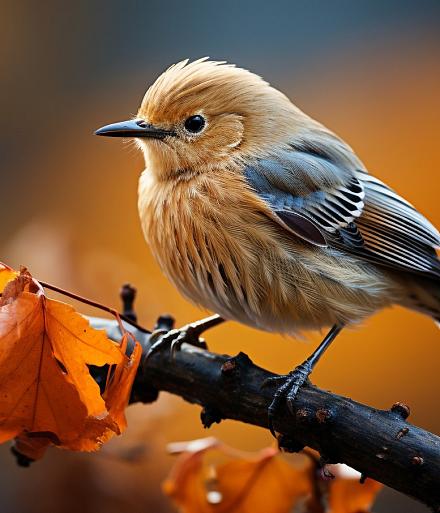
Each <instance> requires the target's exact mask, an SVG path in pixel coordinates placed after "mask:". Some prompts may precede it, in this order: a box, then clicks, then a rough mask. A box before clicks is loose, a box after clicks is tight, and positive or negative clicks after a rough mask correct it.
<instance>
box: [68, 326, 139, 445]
mask: <svg viewBox="0 0 440 513" xmlns="http://www.w3.org/2000/svg"><path fill="white" fill-rule="evenodd" d="M127 338H128V334H125V335H124V337H123V339H122V343H121V350H122V352H123V353H125V351H126V346H127ZM141 356H142V346H141V345H140V344H139V342H135V345H134V348H133V352H132V353H131V356H130V358H127V357H126V356H125V355H124V358H123V360H122V361H121V362H120V363H118V364H117V365H116V367H115V369H114V373H113V375H112V377H111V379H110V381H109V383H108V384H107V386H106V389H105V391H104V394H103V398H104V400H105V404H106V408H107V410H108V413H109V415H108V417H107V418H106V419H105V420H98V421H97V420H96V419H93V418H88V419H87V421H86V423H85V426H84V429H83V431H82V432H81V433H80V434H79V435H78V437H77V439H76V440H73V441H71V442H69V444H67V445H66V448H67V449H71V450H75V451H77V450H83V451H84V450H86V451H94V450H96V449H98V448H99V446H100V445H102V444H103V443H105V442H107V441H108V440H109V439H110V438H111V437H112V436H114V435H115V434H117V435H119V434H121V433H122V432H123V431H124V430H125V428H126V427H127V420H126V418H125V408H126V407H127V405H128V401H129V399H130V394H131V387H132V385H133V381H134V379H135V377H136V371H137V368H138V366H139V362H140V359H141Z"/></svg>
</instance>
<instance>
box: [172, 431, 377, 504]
mask: <svg viewBox="0 0 440 513" xmlns="http://www.w3.org/2000/svg"><path fill="white" fill-rule="evenodd" d="M170 450H171V452H173V453H175V452H180V451H184V452H183V454H181V456H180V457H179V459H178V461H177V462H176V464H175V466H174V468H173V470H172V472H171V474H170V476H169V478H168V479H167V480H166V481H165V483H164V485H163V488H164V491H165V493H166V494H167V495H169V496H170V497H171V498H172V500H173V501H174V503H175V504H176V505H177V506H178V507H179V508H180V511H181V512H182V513H214V512H216V513H254V512H255V511H264V512H265V513H290V512H292V511H295V512H301V513H367V512H368V511H369V507H370V506H371V505H372V503H373V502H374V499H375V497H376V494H377V492H378V491H379V490H380V489H381V487H382V485H380V484H379V483H377V482H375V481H372V480H367V481H366V483H365V484H364V485H361V484H360V483H359V474H357V476H356V477H357V479H354V478H353V473H354V472H355V471H353V470H352V469H349V467H346V466H345V465H334V466H332V472H333V473H334V475H335V479H333V480H330V481H328V480H323V479H322V477H320V473H319V472H317V470H318V462H319V458H318V459H317V458H315V455H314V453H312V452H311V451H310V452H307V453H306V455H307V456H309V458H307V459H305V458H304V457H302V459H301V462H302V463H301V465H300V466H296V467H294V466H293V465H291V464H290V463H288V462H287V461H285V460H284V459H283V457H282V456H281V454H280V453H279V451H277V450H276V449H272V448H268V449H265V450H263V451H261V452H260V454H259V455H258V456H255V455H252V454H249V455H244V454H243V453H239V452H238V451H235V450H234V449H231V448H230V447H227V446H226V445H224V444H222V443H221V442H219V441H218V440H216V439H215V438H207V439H202V440H194V441H192V442H187V443H179V444H170ZM215 452H219V453H222V454H223V455H227V456H228V457H229V458H230V460H229V461H227V462H226V463H220V464H218V465H215V466H214V465H213V464H211V465H210V464H209V463H208V462H207V460H208V454H209V456H212V453H215ZM346 469H349V470H350V471H351V473H350V474H347V471H346ZM342 470H344V471H342Z"/></svg>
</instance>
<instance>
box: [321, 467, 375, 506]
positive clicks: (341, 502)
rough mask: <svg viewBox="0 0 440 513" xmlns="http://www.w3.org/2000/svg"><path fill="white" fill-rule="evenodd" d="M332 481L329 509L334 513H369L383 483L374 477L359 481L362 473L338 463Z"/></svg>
mask: <svg viewBox="0 0 440 513" xmlns="http://www.w3.org/2000/svg"><path fill="white" fill-rule="evenodd" d="M333 473H334V475H335V479H333V480H332V481H331V482H330V493H329V510H330V511H331V512H332V513H368V512H369V511H370V508H371V506H372V505H373V503H374V500H375V499H376V495H377V494H378V492H379V491H380V490H381V489H382V488H383V485H381V484H380V483H378V482H377V481H373V479H366V480H365V482H364V483H363V484H361V483H360V482H359V478H360V474H359V473H358V472H356V471H354V470H353V469H351V468H350V467H347V466H346V465H336V470H335V471H333Z"/></svg>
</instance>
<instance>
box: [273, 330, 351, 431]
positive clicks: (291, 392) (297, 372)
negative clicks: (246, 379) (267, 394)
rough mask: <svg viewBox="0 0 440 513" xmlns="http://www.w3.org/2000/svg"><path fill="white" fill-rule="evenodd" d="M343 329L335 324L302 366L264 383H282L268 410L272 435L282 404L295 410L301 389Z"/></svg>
mask: <svg viewBox="0 0 440 513" xmlns="http://www.w3.org/2000/svg"><path fill="white" fill-rule="evenodd" d="M342 328H343V326H342V325H338V324H335V325H334V326H333V328H332V329H331V330H330V331H329V332H328V333H327V335H326V336H325V338H324V340H323V341H322V342H321V343H320V344H319V346H318V347H317V348H316V350H315V351H314V352H313V353H312V354H311V355H310V356H309V357H308V358H307V360H305V361H304V362H303V363H302V364H301V365H298V367H296V368H295V369H293V370H292V371H290V372H289V374H286V375H285V376H274V377H273V378H268V379H267V380H266V382H265V383H264V385H263V386H266V384H270V383H274V382H275V383H278V382H281V383H282V384H281V385H280V386H279V387H278V389H277V390H276V392H275V394H274V396H273V399H272V402H271V403H270V406H269V408H268V410H267V414H268V418H269V429H270V432H271V433H272V435H274V436H275V430H274V428H273V419H274V416H275V414H276V412H277V410H278V408H279V407H280V405H281V403H282V402H283V400H285V401H286V402H287V406H288V408H289V410H290V411H292V410H293V402H294V401H295V399H296V396H297V395H298V391H299V389H300V388H301V387H302V386H303V385H304V383H305V382H306V381H307V379H308V377H309V375H310V374H311V372H312V370H313V369H314V367H315V365H316V364H317V362H318V360H319V359H320V358H321V356H322V355H323V354H324V353H325V351H326V350H327V348H328V347H330V344H331V343H332V342H333V340H334V339H335V338H336V336H337V335H338V334H339V332H340V331H341V330H342Z"/></svg>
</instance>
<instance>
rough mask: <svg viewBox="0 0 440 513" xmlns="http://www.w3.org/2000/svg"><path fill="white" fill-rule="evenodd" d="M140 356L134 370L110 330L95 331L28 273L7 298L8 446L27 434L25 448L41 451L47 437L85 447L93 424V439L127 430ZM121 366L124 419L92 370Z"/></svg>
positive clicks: (1, 417)
mask: <svg viewBox="0 0 440 513" xmlns="http://www.w3.org/2000/svg"><path fill="white" fill-rule="evenodd" d="M3 272H10V271H9V270H0V276H1V274H2V273H3ZM134 354H135V356H134V357H133V359H131V360H130V361H129V362H131V365H128V363H127V361H128V359H127V357H126V356H125V355H124V354H123V353H122V351H121V348H120V347H119V346H118V345H117V344H115V343H114V342H112V341H111V340H109V339H108V338H107V337H106V335H105V333H104V332H103V331H97V330H94V329H92V328H91V327H90V325H89V323H88V321H87V320H86V319H85V318H83V317H82V316H81V315H79V314H78V313H76V312H75V310H74V309H73V308H72V307H71V306H69V305H66V304H64V303H61V302H59V301H54V300H51V299H48V298H46V297H45V296H44V294H43V292H42V289H41V287H40V286H39V284H38V282H36V281H35V280H33V279H32V277H31V275H30V274H29V273H28V272H27V271H26V270H25V269H23V270H22V271H21V273H20V275H19V276H17V277H16V278H15V279H14V280H13V281H7V283H6V286H5V288H4V290H3V293H2V297H1V300H0V369H1V373H0V442H3V441H5V440H8V439H10V438H12V437H14V436H16V435H21V438H20V442H21V443H22V445H26V444H27V446H28V447H31V448H33V449H35V446H38V445H41V443H40V442H41V439H42V438H45V439H46V440H48V441H49V442H51V443H55V444H57V445H60V446H64V447H68V446H69V442H72V443H73V442H74V441H75V442H76V443H78V436H79V435H80V434H81V433H83V432H84V431H85V429H86V427H87V426H89V428H88V431H89V433H88V434H89V435H90V434H91V432H93V433H94V434H96V433H98V432H103V431H105V430H107V429H109V428H113V429H114V430H115V431H117V432H120V431H121V430H122V428H123V427H124V426H125V424H124V421H122V420H121V418H123V412H121V410H120V409H121V407H122V404H124V405H126V402H124V401H123V399H122V398H125V397H126V396H127V394H128V393H129V391H128V392H127V388H129V387H130V385H131V382H132V380H133V379H134V373H135V370H136V369H135V367H136V366H137V363H138V360H137V363H136V361H135V358H140V355H139V351H138V350H136V352H135V353H134ZM138 355H139V356H138ZM113 364H116V369H119V370H118V373H117V376H118V379H119V382H120V383H121V388H122V389H123V391H122V392H121V396H120V397H118V396H117V394H116V392H113V396H112V397H113V398H114V401H115V403H116V404H117V407H116V417H117V421H114V420H113V418H112V416H111V414H110V413H109V410H108V408H107V406H106V403H105V401H104V399H103V398H102V397H101V393H100V390H99V386H98V385H97V383H96V382H95V381H94V380H93V378H92V376H91V375H90V373H89V369H88V367H87V366H88V365H96V366H102V365H113ZM126 364H127V370H125V366H126ZM133 369H134V370H133ZM115 376H116V373H115ZM114 386H115V387H116V385H114ZM119 423H121V426H119V425H118V424H119ZM90 426H94V428H95V429H90ZM25 434H26V441H25V438H23V436H24V435H25ZM32 437H34V438H32ZM38 437H40V440H39V442H38V443H37V441H36V440H35V439H36V438H38ZM96 442H97V441H96V440H90V439H89V438H88V439H87V440H84V446H87V447H85V448H83V447H82V446H81V443H79V444H78V445H79V447H80V449H81V450H90V446H92V445H96ZM29 450H31V449H29ZM28 452H29V451H28ZM37 452H38V451H37Z"/></svg>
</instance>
